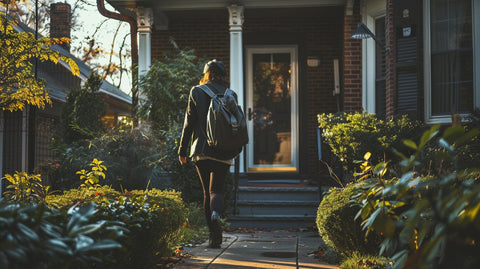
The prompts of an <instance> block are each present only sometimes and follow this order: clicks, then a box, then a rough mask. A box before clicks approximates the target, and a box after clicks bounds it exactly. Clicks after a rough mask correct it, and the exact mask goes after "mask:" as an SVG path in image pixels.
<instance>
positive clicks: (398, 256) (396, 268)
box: [392, 249, 408, 269]
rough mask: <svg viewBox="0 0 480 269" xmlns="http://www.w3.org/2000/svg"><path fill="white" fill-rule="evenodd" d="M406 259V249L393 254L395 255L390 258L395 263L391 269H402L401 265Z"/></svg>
mask: <svg viewBox="0 0 480 269" xmlns="http://www.w3.org/2000/svg"><path fill="white" fill-rule="evenodd" d="M407 257H408V250H406V249H404V250H401V251H399V252H397V253H395V255H393V256H392V260H394V261H395V263H394V264H393V267H392V269H402V268H403V265H404V264H405V262H406V261H407Z"/></svg>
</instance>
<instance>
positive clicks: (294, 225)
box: [228, 215, 316, 229]
mask: <svg viewBox="0 0 480 269" xmlns="http://www.w3.org/2000/svg"><path fill="white" fill-rule="evenodd" d="M228 222H229V223H230V228H232V229H236V228H248V229H298V228H308V227H312V226H316V224H315V217H311V216H310V217H305V216H303V215H291V216H285V215H237V216H231V217H229V218H228Z"/></svg>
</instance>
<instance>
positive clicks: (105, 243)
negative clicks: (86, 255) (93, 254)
mask: <svg viewBox="0 0 480 269" xmlns="http://www.w3.org/2000/svg"><path fill="white" fill-rule="evenodd" d="M121 247H122V245H121V244H119V243H117V242H116V241H114V240H111V239H104V240H101V241H98V242H96V243H95V244H92V245H90V246H87V247H85V248H83V249H82V251H98V250H108V249H114V248H121Z"/></svg>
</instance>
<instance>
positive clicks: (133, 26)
mask: <svg viewBox="0 0 480 269" xmlns="http://www.w3.org/2000/svg"><path fill="white" fill-rule="evenodd" d="M97 9H98V11H99V12H100V14H102V15H103V16H105V17H107V18H111V19H115V20H119V21H124V22H128V24H129V25H130V43H131V46H132V48H131V49H132V84H133V85H132V113H133V116H134V118H135V117H136V116H135V114H136V111H137V106H138V88H137V82H138V69H137V66H138V44H137V21H136V20H135V19H133V18H132V17H130V16H126V15H124V14H121V13H116V12H112V11H109V10H107V9H106V8H105V0H97ZM134 122H136V121H134Z"/></svg>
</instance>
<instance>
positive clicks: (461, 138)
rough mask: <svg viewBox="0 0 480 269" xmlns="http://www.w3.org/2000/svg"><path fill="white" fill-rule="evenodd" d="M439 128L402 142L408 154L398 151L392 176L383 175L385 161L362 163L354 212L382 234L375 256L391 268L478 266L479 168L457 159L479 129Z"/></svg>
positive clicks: (479, 250)
mask: <svg viewBox="0 0 480 269" xmlns="http://www.w3.org/2000/svg"><path fill="white" fill-rule="evenodd" d="M439 129H440V126H433V127H432V128H431V129H430V130H428V131H426V132H425V133H423V135H422V137H421V139H420V141H419V143H418V144H417V143H415V142H414V141H412V140H405V141H404V144H405V145H406V146H408V147H410V148H411V149H412V150H413V151H414V154H412V155H411V156H409V157H407V156H404V155H402V159H403V160H402V161H401V162H400V165H401V167H402V171H401V174H402V176H401V177H400V178H399V179H397V180H395V179H392V180H388V179H385V178H384V176H385V172H384V171H385V170H386V169H387V164H386V163H379V164H377V165H376V166H373V165H371V164H369V165H366V166H364V171H363V175H362V177H364V181H363V186H362V188H360V189H359V190H361V191H359V193H358V195H357V201H358V203H359V204H361V206H362V208H361V210H360V211H359V213H358V214H359V216H361V217H362V218H363V219H364V222H363V226H364V228H365V229H369V230H373V231H375V232H377V233H382V234H383V235H384V236H385V240H384V241H383V242H382V244H381V249H380V255H387V256H391V257H392V260H394V261H395V264H394V265H393V268H413V267H416V268H455V267H457V268H479V267H480V258H479V256H478V253H479V252H480V245H479V243H478V242H480V225H479V224H480V213H479V209H480V184H478V179H479V178H480V177H479V175H480V171H479V168H478V166H477V167H467V168H465V167H464V166H463V165H464V164H460V163H459V162H461V161H462V160H461V159H458V158H457V157H458V154H461V152H462V149H463V148H464V146H465V145H469V144H470V143H471V141H472V140H473V141H475V139H478V138H477V137H478V134H479V131H478V130H477V129H472V130H470V131H465V128H464V127H450V128H447V129H446V130H445V131H444V132H443V134H442V135H440V131H439ZM434 142H436V143H434ZM425 156H427V157H428V158H432V159H425ZM460 168H461V169H460Z"/></svg>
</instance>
